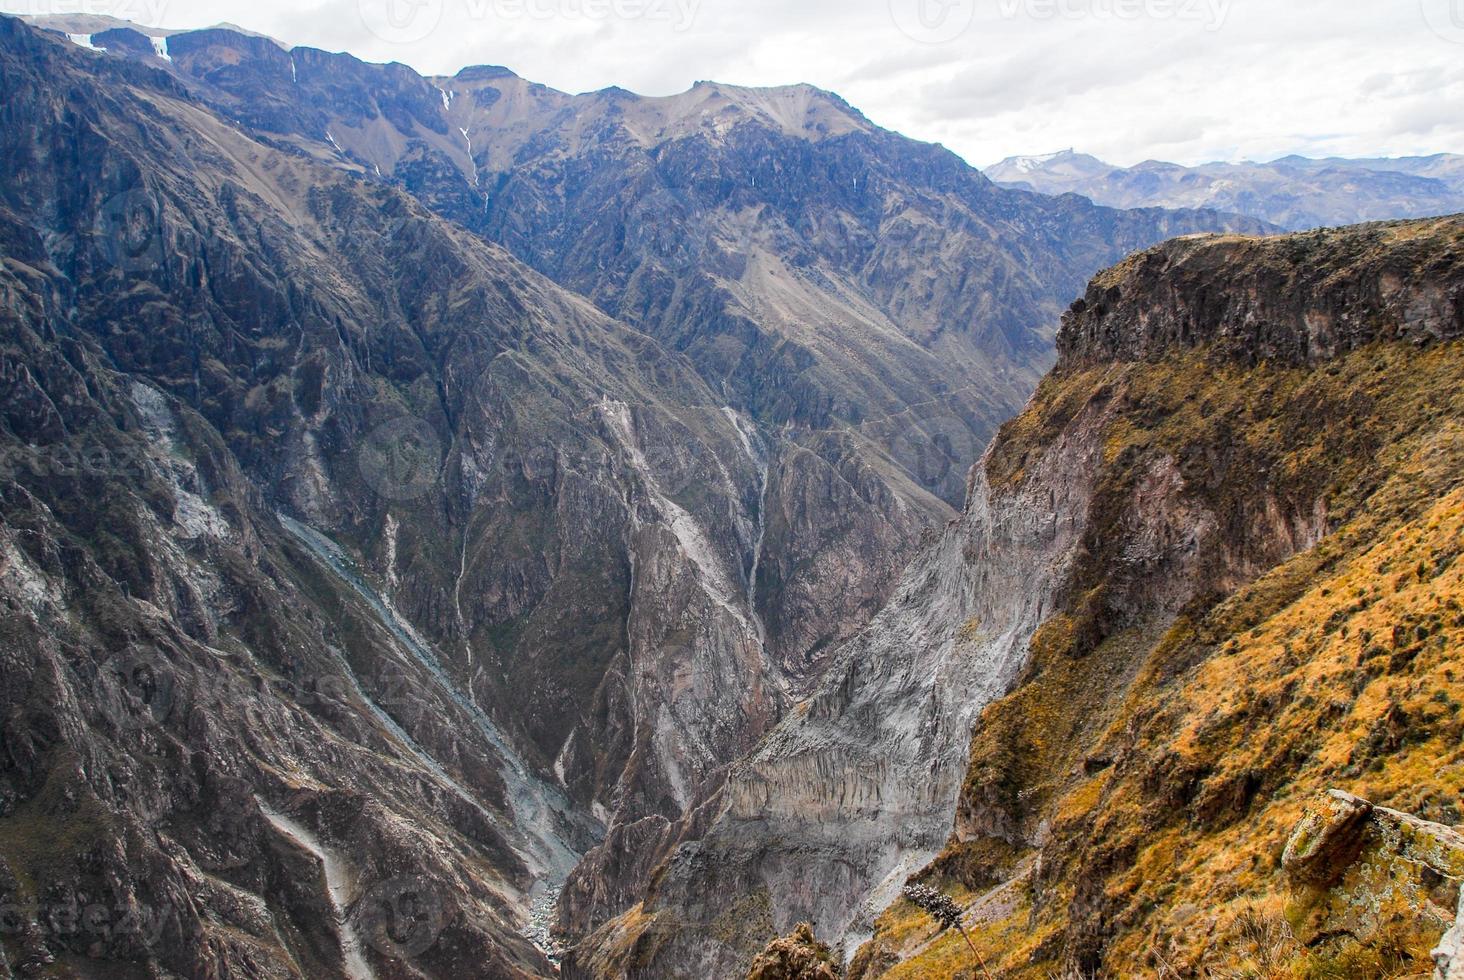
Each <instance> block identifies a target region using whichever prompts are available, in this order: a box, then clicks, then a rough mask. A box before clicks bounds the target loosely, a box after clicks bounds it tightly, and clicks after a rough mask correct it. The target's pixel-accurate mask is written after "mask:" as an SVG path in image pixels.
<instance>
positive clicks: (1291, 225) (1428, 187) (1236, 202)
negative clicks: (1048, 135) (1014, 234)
mask: <svg viewBox="0 0 1464 980" xmlns="http://www.w3.org/2000/svg"><path fill="white" fill-rule="evenodd" d="M986 175H987V176H988V177H990V178H991V179H992V180H994V181H996V182H997V183H999V184H1002V185H1004V186H1008V187H1020V188H1024V189H1026V190H1035V191H1041V192H1042V193H1044V194H1080V195H1082V196H1083V197H1086V198H1088V199H1089V200H1091V201H1093V202H1094V203H1097V204H1106V205H1108V206H1110V207H1122V208H1141V207H1174V208H1217V209H1219V210H1222V211H1234V212H1237V213H1239V214H1247V215H1250V216H1251V217H1254V218H1260V219H1263V220H1265V221H1269V222H1271V223H1273V224H1276V225H1280V226H1281V227H1283V228H1288V229H1292V230H1297V231H1300V230H1304V229H1307V228H1319V227H1323V226H1327V225H1346V224H1355V223H1357V222H1360V221H1379V220H1386V219H1389V218H1423V217H1431V216H1435V215H1445V214H1457V213H1459V212H1464V156H1460V155H1458V154H1453V153H1439V154H1435V155H1433V156H1427V157H1401V158H1397V159H1384V158H1378V159H1363V160H1344V159H1339V158H1336V157H1333V158H1329V159H1324V160H1310V159H1307V158H1306V157H1299V156H1289V157H1283V158H1282V159H1280V160H1275V161H1272V162H1270V163H1207V164H1203V165H1201V166H1198V167H1181V166H1179V165H1178V164H1173V163H1162V162H1160V161H1157V160H1149V161H1145V162H1144V163H1140V164H1137V165H1136V166H1132V167H1115V166H1113V165H1111V164H1107V163H1104V162H1103V161H1102V160H1099V159H1098V158H1096V157H1092V156H1088V155H1087V154H1084V153H1075V152H1074V151H1072V150H1064V151H1062V152H1060V153H1051V154H1047V155H1044V156H1023V157H1010V158H1008V159H1006V160H1003V161H1001V162H1000V163H998V164H995V165H993V166H990V167H987V168H986Z"/></svg>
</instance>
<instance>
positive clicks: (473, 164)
mask: <svg viewBox="0 0 1464 980" xmlns="http://www.w3.org/2000/svg"><path fill="white" fill-rule="evenodd" d="M458 132H459V133H462V134H463V141H464V142H465V143H467V144H468V169H470V170H471V171H472V172H473V186H474V187H477V186H478V161H476V160H474V159H473V138H472V137H471V136H469V135H468V127H466V126H459V127H458Z"/></svg>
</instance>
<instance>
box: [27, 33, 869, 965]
mask: <svg viewBox="0 0 1464 980" xmlns="http://www.w3.org/2000/svg"><path fill="white" fill-rule="evenodd" d="M0 84H3V89H4V91H5V92H6V93H8V95H7V99H6V100H5V104H4V106H3V108H0V115H3V123H4V124H3V126H0V160H3V172H4V173H5V174H6V178H5V180H4V182H3V184H0V256H3V270H0V284H3V285H0V297H3V300H0V338H3V339H0V358H3V369H0V377H3V379H4V380H3V390H4V395H3V398H0V406H3V414H0V447H3V459H4V462H5V466H4V470H3V473H0V542H3V543H0V555H3V557H0V594H3V602H4V608H5V612H4V615H3V616H0V624H3V629H4V631H5V641H4V643H3V644H0V647H3V650H4V656H5V658H6V661H5V669H4V671H3V682H0V683H3V692H4V693H3V703H4V706H5V708H4V712H3V717H4V719H5V722H4V724H5V729H4V731H5V735H4V742H5V749H6V750H5V753H4V761H3V763H0V835H3V838H0V839H3V847H0V856H3V867H0V893H3V894H0V902H3V903H4V905H5V907H6V909H7V910H19V911H18V912H17V914H18V915H19V916H21V921H23V923H24V928H23V929H22V928H20V927H19V926H17V927H16V929H12V928H11V925H10V920H9V919H7V927H6V930H5V935H4V937H3V941H4V945H5V949H4V953H5V958H6V961H7V962H8V963H13V964H15V967H16V969H17V970H19V971H20V972H21V974H22V975H29V974H30V973H31V972H32V971H34V970H36V969H45V968H48V967H47V964H59V965H56V966H55V967H54V968H55V969H58V970H66V971H78V970H79V971H82V972H84V973H88V974H93V973H94V971H96V970H98V969H106V970H110V969H112V968H115V969H117V970H136V971H145V970H146V971H153V972H158V973H163V974H171V975H177V976H205V975H217V976H272V977H273V976H279V977H285V976H312V977H316V976H342V975H346V976H353V977H359V976H369V975H373V974H374V975H379V976H386V975H411V976H420V975H427V976H460V975H463V973H464V971H465V970H468V969H471V970H472V971H474V972H475V973H476V974H477V975H483V976H503V977H518V976H546V975H550V974H551V973H552V964H551V962H550V961H549V960H548V959H547V958H546V955H545V952H546V951H552V945H551V943H550V942H549V940H548V935H547V934H548V930H549V928H550V927H551V926H552V925H553V921H554V916H553V908H554V905H555V902H556V899H557V897H558V891H559V889H560V887H561V886H562V884H563V882H564V881H565V879H566V877H567V875H568V874H569V873H570V871H571V870H572V869H573V868H574V867H575V866H576V865H577V864H578V862H579V861H580V859H581V857H582V856H583V855H584V854H585V853H586V852H587V851H589V850H590V849H591V848H592V847H594V846H595V845H596V843H597V842H598V841H599V840H600V839H601V838H602V837H603V834H604V829H605V828H604V826H603V823H604V821H603V820H602V819H601V817H602V816H603V817H607V818H608V817H609V816H610V810H609V806H608V805H607V804H609V805H613V806H616V807H624V808H626V809H630V808H632V807H635V808H639V809H640V810H641V811H642V812H645V811H656V810H658V809H664V810H667V811H669V812H670V813H671V814H673V815H677V814H679V813H680V812H681V803H680V802H679V801H681V800H685V799H689V798H691V797H693V796H694V795H695V794H696V793H697V792H698V791H699V788H700V784H701V782H702V781H705V780H708V779H711V778H713V777H714V776H715V774H716V772H717V771H718V770H719V767H721V766H723V765H724V764H725V762H726V761H727V760H729V759H731V758H733V757H735V756H736V755H737V754H739V753H741V752H743V751H746V750H747V749H749V748H750V747H751V745H752V744H754V743H755V741H756V739H757V737H758V736H759V735H760V734H761V732H762V731H763V730H765V729H766V728H767V727H768V726H769V725H770V724H771V723H772V722H773V721H774V720H776V718H777V717H778V716H779V715H780V714H781V712H782V710H783V708H784V706H785V704H786V702H787V701H788V699H789V693H788V692H789V690H790V688H791V683H790V681H789V680H788V678H787V677H786V675H785V674H784V673H783V672H782V671H781V669H780V668H779V667H778V666H777V665H776V664H774V663H772V662H770V661H769V660H768V659H767V657H768V652H767V648H766V646H765V645H764V644H763V643H762V641H761V631H762V626H761V624H760V622H759V620H758V617H757V615H756V613H755V612H753V611H752V610H751V607H750V605H749V600H748V599H747V580H748V579H749V578H750V572H749V570H750V569H754V568H755V567H756V561H755V559H754V558H753V557H752V556H753V555H754V554H755V553H756V546H757V540H758V538H759V537H760V525H761V523H762V519H761V517H760V514H761V513H762V508H761V505H760V503H759V500H760V494H761V493H762V490H763V487H764V485H765V483H766V476H765V473H766V470H765V462H764V461H765V458H766V457H765V455H764V454H765V452H766V448H765V443H764V442H763V441H762V437H761V436H760V435H759V434H758V433H757V432H756V431H755V430H754V429H753V428H752V426H751V424H750V422H749V421H748V420H747V419H746V418H745V417H744V416H741V415H739V414H738V413H737V412H735V411H733V410H731V409H729V408H728V407H727V405H726V403H725V401H724V400H723V399H722V398H720V397H718V396H716V395H714V394H713V392H712V391H711V390H710V389H709V388H708V387H707V386H706V384H705V383H704V382H703V381H702V380H701V378H700V377H699V376H698V374H697V373H696V371H695V370H694V368H693V366H692V364H691V363H690V362H689V361H688V360H687V359H686V358H685V357H683V356H681V355H678V354H677V353H675V352H673V351H670V350H667V349H665V348H663V347H661V346H660V345H658V344H657V343H656V342H655V341H654V340H652V339H650V338H648V337H647V336H646V335H645V334H644V333H641V332H639V331H635V330H633V329H631V328H630V327H628V326H626V325H624V324H621V323H617V322H615V321H613V320H611V319H610V318H608V317H606V316H605V315H604V314H603V313H601V312H599V311H598V310H596V309H595V308H594V307H593V306H592V305H591V304H590V303H588V302H587V301H585V300H584V299H582V298H580V297H578V296H575V295H572V294H570V293H568V292H566V291H564V290H563V289H561V288H560V287H558V286H556V285H554V284H553V283H552V282H550V281H549V280H547V279H545V278H544V277H542V276H540V275H539V274H537V273H535V272H533V271H532V270H530V269H528V268H527V267H525V266H523V265H522V264H521V263H519V262H518V261H517V260H515V259H514V258H513V257H512V256H511V255H509V254H508V253H506V252H505V251H503V250H502V249H500V248H498V247H496V246H493V245H491V244H489V243H486V242H484V241H483V240H482V239H480V238H478V237H476V236H474V235H472V234H471V233H469V232H468V231H466V230H465V229H463V228H461V227H460V226H457V225H455V224H453V223H451V222H449V221H447V220H445V219H443V218H440V217H438V216H437V215H435V214H433V213H432V212H430V211H429V210H427V209H426V208H424V207H423V206H422V205H420V204H419V203H418V202H417V201H416V200H415V199H414V198H412V197H411V196H410V195H408V194H406V193H405V192H403V191H401V190H399V189H396V188H392V187H389V186H386V185H384V184H381V183H374V182H369V181H364V180H361V179H359V178H358V177H356V176H353V175H352V174H350V173H347V172H344V171H343V170H341V169H338V168H335V167H333V166H330V165H328V164H325V163H322V162H319V161H315V160H312V159H311V158H309V157H308V156H305V155H302V154H299V153H295V152H290V151H287V150H282V149H280V148H278V147H275V146H271V145H269V144H267V143H265V142H261V141H260V140H259V139H257V138H255V137H254V136H251V135H249V134H247V133H245V132H244V131H242V130H241V129H239V128H237V127H236V126H235V125H234V124H232V123H230V122H229V121H228V120H226V119H224V118H222V117H220V116H218V115H217V114H215V113H214V112H213V111H211V110H210V109H209V108H208V107H207V106H205V105H203V104H201V103H199V102H198V101H196V100H195V99H193V98H191V97H190V96H189V94H188V93H187V92H186V91H185V90H184V89H183V88H182V87H181V86H179V84H178V83H177V81H176V79H175V78H174V77H173V76H171V75H169V74H168V73H166V72H163V71H160V70H158V69H157V68H156V67H153V66H150V65H148V64H144V63H140V62H136V61H132V60H128V59H124V58H115V57H110V56H107V55H104V54H98V53H95V52H92V51H90V50H87V49H85V48H83V47H81V46H78V45H75V44H72V43H70V42H68V41H67V40H65V39H64V38H55V37H54V36H53V35H49V34H43V33H40V32H37V31H34V30H32V29H30V28H27V27H25V26H24V25H23V24H21V23H20V22H19V21H17V20H15V19H12V18H0ZM857 478H858V474H857V473H854V472H852V471H851V473H850V483H851V490H850V491H849V492H850V493H854V492H857V486H855V485H854V481H855V480H857ZM830 499H831V500H834V501H837V499H838V498H837V497H835V496H832V495H831V497H830ZM848 520H850V521H851V522H853V521H855V520H857V515H856V516H850V517H849V518H848ZM864 533H865V534H866V535H867V537H868V538H869V539H870V540H872V541H878V540H879V538H880V535H881V534H883V533H885V531H884V529H883V527H871V528H867V529H865V531H864ZM601 801H606V802H601ZM68 909H70V910H73V912H74V911H75V910H77V909H81V910H97V909H100V910H101V913H105V914H102V920H103V921H102V923H101V925H100V926H96V927H95V928H94V927H93V926H87V927H86V928H73V929H70V930H68V929H66V928H64V927H63V926H61V925H57V917H61V916H65V915H66V914H67V910H68ZM404 910H406V911H404ZM413 910H415V911H413ZM101 913H99V914H101ZM409 913H411V918H409V919H406V920H403V919H402V918H401V916H404V915H408V914H409ZM7 914H9V913H8V912H7ZM139 919H142V920H144V921H145V924H146V926H147V928H146V929H145V930H142V931H141V932H139V931H138V930H137V929H136V928H132V929H130V930H129V929H126V928H124V926H126V925H128V924H129V923H131V924H133V925H134V926H135V924H136V923H137V922H138V920H139ZM154 926H156V929H155V930H154ZM113 927H115V928H113ZM17 930H19V931H17ZM530 939H533V940H534V943H531V942H530V941H529V940H530ZM536 944H537V948H536ZM97 964H110V966H107V967H100V966H98V965H97ZM109 975H116V974H109Z"/></svg>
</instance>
